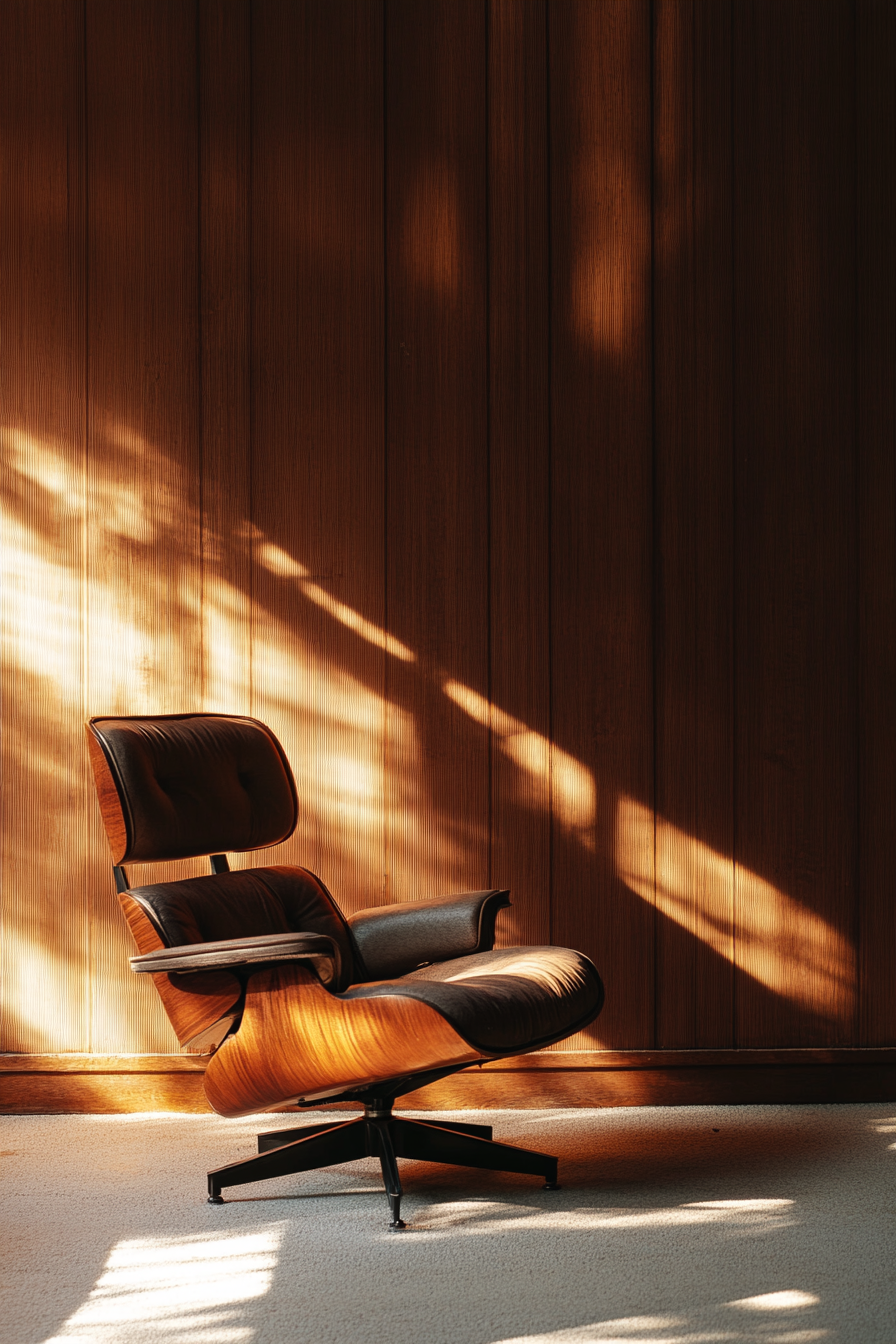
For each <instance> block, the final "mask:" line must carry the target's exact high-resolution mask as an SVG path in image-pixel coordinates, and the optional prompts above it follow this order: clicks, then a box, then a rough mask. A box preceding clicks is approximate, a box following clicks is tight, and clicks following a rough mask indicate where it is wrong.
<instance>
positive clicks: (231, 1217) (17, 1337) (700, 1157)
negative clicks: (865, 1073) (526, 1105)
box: [0, 1104, 896, 1344]
mask: <svg viewBox="0 0 896 1344" xmlns="http://www.w3.org/2000/svg"><path fill="white" fill-rule="evenodd" d="M893 1112H894V1108H893V1107H892V1105H889V1106H888V1105H886V1104H882V1105H873V1106H805V1107H800V1106H790V1107H770V1106H764V1107H759V1106H757V1107H693V1108H681V1109H646V1108H645V1109H625V1110H602V1111H594V1110H591V1111H589V1110H575V1111H499V1112H489V1113H488V1114H483V1115H481V1116H479V1115H477V1114H475V1113H471V1112H464V1113H463V1114H462V1115H458V1116H457V1117H456V1118H458V1119H464V1120H471V1121H473V1120H477V1119H480V1120H481V1122H482V1123H491V1124H493V1125H494V1127H495V1137H496V1138H499V1139H503V1140H506V1141H509V1142H512V1143H519V1144H522V1145H524V1146H526V1147H532V1148H539V1149H542V1150H543V1151H547V1152H554V1153H557V1154H558V1155H559V1156H560V1159H561V1165H560V1179H561V1181H562V1182H563V1189H562V1190H558V1191H555V1192H550V1191H544V1190H542V1189H541V1188H540V1183H539V1181H538V1180H537V1178H530V1177H524V1176H499V1175H494V1174H491V1173H481V1174H480V1173H475V1172H472V1171H469V1170H466V1169H460V1168H448V1167H437V1166H430V1165H427V1164H425V1163H416V1162H403V1163H401V1169H402V1174H403V1180H404V1184H405V1190H406V1197H405V1201H404V1205H403V1208H402V1212H403V1215H404V1217H405V1218H406V1219H407V1221H408V1223H409V1227H408V1230H407V1231H406V1232H398V1233H394V1232H389V1231H388V1229H387V1226H386V1223H387V1220H388V1209H387V1204H386V1198H385V1195H384V1194H383V1192H382V1186H381V1182H380V1177H379V1171H378V1167H377V1165H376V1164H375V1163H374V1162H372V1161H370V1160H368V1161H364V1162H359V1163H355V1164H352V1165H350V1166H345V1167H338V1168H332V1169H330V1170H327V1171H321V1172H309V1173H306V1174H304V1175H300V1176H291V1177H285V1178H283V1179H281V1180H278V1181H271V1182H266V1183H264V1184H259V1185H254V1186H243V1187H240V1188H237V1189H234V1190H232V1191H229V1192H225V1195H226V1198H227V1203H226V1204H224V1205H223V1206H221V1207H214V1206H209V1205H208V1204H206V1203H205V1179H204V1177H205V1171H206V1170H207V1168H209V1167H215V1166H220V1165H223V1164H224V1163H226V1162H230V1161H235V1160H237V1159H238V1158H241V1157H244V1156H248V1155H249V1154H250V1153H252V1152H253V1151H254V1136H255V1135H256V1134H257V1133H260V1132H261V1131H262V1130H265V1129H277V1128H283V1127H284V1125H285V1124H289V1123H295V1122H294V1121H293V1120H292V1118H291V1117H284V1116H277V1117H272V1116H263V1117H259V1118H257V1119H255V1120H252V1119H249V1120H240V1121H233V1120H220V1119H218V1118H217V1117H214V1116H194V1115H170V1114H152V1115H120V1116H14V1117H4V1118H3V1119H2V1120H0V1169H2V1172H3V1190H4V1195H5V1198H4V1200H3V1206H2V1207H3V1219H4V1222H5V1228H4V1232H5V1236H4V1239H3V1252H2V1297H0V1339H2V1340H3V1344H49V1342H50V1341H57V1340H60V1341H61V1340H66V1341H74V1340H77V1341H81V1342H82V1344H88V1342H89V1344H132V1341H133V1344H286V1342H287V1341H289V1344H306V1342H307V1344H312V1341H313V1344H349V1341H351V1342H352V1344H354V1342H355V1341H358V1342H359V1344H361V1342H362V1341H363V1342H364V1344H366V1342H367V1341H370V1344H380V1341H383V1344H410V1342H411V1341H415V1342H416V1341H426V1342H427V1344H498V1342H499V1341H500V1344H510V1341H513V1344H521V1342H522V1341H525V1342H526V1344H548V1341H550V1344H585V1342H586V1341H602V1344H608V1341H618V1342H619V1344H622V1342H623V1341H624V1344H698V1342H699V1344H713V1342H714V1341H726V1342H727V1341H750V1344H759V1342H760V1341H761V1342H762V1344H804V1342H806V1344H808V1341H814V1340H823V1341H826V1342H829V1344H838V1342H840V1341H856V1342H857V1344H893V1341H894V1340H896V1260H894V1250H896V1180H894V1163H896V1151H894V1149H896V1114H894V1113H893ZM424 1118H426V1119H429V1120H431V1119H433V1118H434V1117H433V1115H432V1113H428V1114H427V1115H426V1116H425V1117H424ZM446 1118H447V1117H446Z"/></svg>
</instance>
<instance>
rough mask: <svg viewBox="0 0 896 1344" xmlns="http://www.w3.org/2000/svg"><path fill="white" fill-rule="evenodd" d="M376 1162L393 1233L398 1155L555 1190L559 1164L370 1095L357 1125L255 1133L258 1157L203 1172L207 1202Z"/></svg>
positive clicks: (480, 1128) (397, 1222)
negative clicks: (255, 1184)
mask: <svg viewBox="0 0 896 1344" xmlns="http://www.w3.org/2000/svg"><path fill="white" fill-rule="evenodd" d="M359 1157H378V1158H379V1160H380V1166H381V1167H382V1171H383V1182H384V1184H385V1187H386V1196H387V1198H388V1200H389V1211H390V1213H391V1216H392V1218H391V1222H390V1224H389V1226H390V1227H392V1228H402V1227H404V1226H405V1224H404V1223H403V1222H402V1221H401V1197H402V1194H403V1191H402V1188H401V1181H400V1180H399V1176H398V1163H397V1161H396V1158H399V1157H410V1158H415V1159H416V1160H417V1161H418V1162H446V1163H450V1164H452V1165H454V1166H459V1167H480V1168H483V1169H485V1170H487V1171H513V1172H519V1173H520V1174H521V1175H528V1176H542V1177H544V1182H545V1185H544V1188H545V1189H546V1190H556V1189H558V1188H559V1187H558V1185H557V1159H556V1157H550V1156H549V1155H548V1154H547V1153H536V1152H532V1151H531V1150H530V1149H528V1148H517V1147H515V1146H514V1145H513V1144H509V1143H496V1142H495V1141H494V1140H493V1139H492V1129H491V1125H466V1124H456V1123H453V1122H452V1123H451V1124H449V1123H447V1122H445V1121H441V1120H440V1121H438V1122H436V1123H431V1122H429V1121H427V1120H404V1119H402V1118H401V1117H400V1116H394V1115H393V1114H392V1098H391V1097H389V1098H379V1097H370V1098H368V1099H367V1105H366V1108H365V1111H364V1115H363V1116H360V1117H359V1118H358V1119H356V1120H348V1121H340V1120H337V1121H332V1120H328V1121H325V1122H323V1123H321V1124H316V1125H303V1126H301V1127H300V1128H299V1129H281V1130H277V1131H276V1132H275V1133H269V1134H259V1136H258V1157H250V1158H246V1159H245V1161H243V1162H231V1163H230V1164H229V1165H228V1166H226V1167H218V1168H217V1170H216V1171H210V1172H209V1173H208V1202H209V1204H223V1203H224V1200H223V1199H222V1197H221V1191H222V1190H223V1189H225V1188H226V1187H227V1186H231V1185H248V1184H249V1183H250V1182H252V1181H265V1180H269V1179H270V1178H271V1177H274V1176H292V1175H294V1174H295V1173H296V1172H299V1171H313V1170H315V1169H316V1168H318V1167H330V1166H336V1165H337V1164H338V1163H340V1162H354V1161H356V1160H357V1159H358V1158H359Z"/></svg>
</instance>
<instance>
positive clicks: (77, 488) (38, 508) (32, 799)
mask: <svg viewBox="0 0 896 1344" xmlns="http://www.w3.org/2000/svg"><path fill="white" fill-rule="evenodd" d="M79 20H80V6H78V5H76V4H74V3H65V2H59V3H52V4H48V5H46V6H41V7H36V6H34V5H31V4H28V3H27V0H25V2H24V3H19V0H13V3H11V4H8V5H5V6H3V8H2V12H0V50H2V53H3V57H2V61H3V69H4V73H3V76H2V77H0V146H2V148H0V195H2V202H3V206H2V211H0V309H2V319H0V326H2V332H3V357H2V361H0V462H2V490H3V511H2V520H0V618H2V637H3V651H2V685H3V689H2V704H3V724H2V733H0V774H2V778H3V790H2V795H0V870H2V896H0V960H2V975H0V986H2V988H0V1044H2V1048H4V1049H18V1050H40V1049H44V1048H46V1047H48V1046H51V1045H52V1044H53V1043H54V1042H55V1043H57V1044H58V1045H61V1046H65V1047H66V1048H69V1049H84V1048H86V1047H87V1045H88V1044H89V1039H90V1006H89V989H88V975H89V961H90V954H89V934H88V922H89V921H88V917H87V912H88V899H87V895H86V888H85V873H86V868H87V864H86V856H85V850H84V843H83V834H84V824H85V809H86V804H87V793H86V789H85V787H84V786H85V783H86V774H85V770H86V760H85V758H84V754H83V745H82V746H81V749H80V752H79V747H78V745H77V743H78V738H79V736H80V733H79V732H78V727H79V723H78V721H79V720H83V697H84V685H83V655H84V587H83V542H84V447H85V432H84V420H85V413H86V400H85V390H84V357H85V344H84V317H85V268H84V227H85V218H84V212H85V180H84V126H83V118H84V86H83V60H82V53H81V41H80V38H81V34H80V26H79Z"/></svg>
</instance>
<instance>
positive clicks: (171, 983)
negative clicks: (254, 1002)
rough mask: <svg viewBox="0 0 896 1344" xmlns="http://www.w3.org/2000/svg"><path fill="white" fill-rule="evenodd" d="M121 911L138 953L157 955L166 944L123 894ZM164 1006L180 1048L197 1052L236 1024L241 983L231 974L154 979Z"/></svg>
mask: <svg viewBox="0 0 896 1344" xmlns="http://www.w3.org/2000/svg"><path fill="white" fill-rule="evenodd" d="M118 899H119V901H120V902H121V908H122V910H123V911H124V914H125V918H126V919H127V921H128V925H129V927H130V930H131V934H132V935H133V939H134V942H135V943H136V944H137V951H138V952H155V951H156V950H157V949H158V948H160V947H164V946H165V944H164V943H163V942H162V939H161V938H160V937H159V935H158V933H157V932H156V930H155V929H154V928H153V926H152V924H151V922H150V920H149V917H148V916H147V914H146V913H145V911H144V910H143V909H142V908H141V906H140V905H139V904H138V903H137V902H136V901H135V900H134V898H133V896H129V895H128V894H127V892H122V893H121V895H120V896H119V898H118ZM152 978H153V981H154V982H155V986H156V989H157V990H158V991H159V997H160V998H161V1000H162V1006H163V1007H164V1009H165V1012H166V1013H167V1015H168V1020H169V1021H170V1023H171V1025H172V1027H173V1028H174V1030H175V1032H176V1033H177V1039H178V1040H179V1041H180V1043H181V1045H182V1046H184V1047H185V1048H186V1047H191V1048H193V1049H197V1048H199V1047H202V1046H208V1045H211V1044H217V1042H218V1041H219V1040H220V1039H221V1038H222V1037H223V1036H224V1034H225V1032H226V1031H227V1029H228V1028H229V1026H230V1023H231V1022H232V1021H233V1014H232V1013H231V1012H230V1011H229V1010H230V1009H233V1008H235V1007H236V1005H237V1004H238V1002H239V998H240V982H239V980H238V979H237V978H236V976H235V975H231V974H230V972H229V971H202V972H194V973H192V974H190V975H162V974H156V975H154V976H153V977H152Z"/></svg>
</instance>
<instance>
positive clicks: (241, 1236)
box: [46, 1223, 285, 1344]
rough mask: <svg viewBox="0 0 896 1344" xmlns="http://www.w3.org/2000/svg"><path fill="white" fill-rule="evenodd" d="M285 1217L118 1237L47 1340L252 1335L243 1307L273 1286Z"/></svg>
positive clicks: (234, 1342) (111, 1343)
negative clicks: (255, 1227) (240, 1227)
mask: <svg viewBox="0 0 896 1344" xmlns="http://www.w3.org/2000/svg"><path fill="white" fill-rule="evenodd" d="M284 1226H285V1225H284V1224H282V1223H280V1224H277V1225H275V1226H274V1227H270V1228H268V1229H266V1230H265V1231H264V1232H258V1233H249V1234H245V1233H239V1232H230V1233H228V1232H220V1233H216V1234H213V1235H212V1236H205V1237H153V1238H149V1237H147V1238H140V1239H136V1240H133V1241H121V1242H119V1243H118V1245H117V1246H115V1247H114V1248H113V1250H112V1253H111V1254H110V1256H109V1259H108V1260H107V1262H106V1267H105V1270H104V1272H103V1274H102V1275H101V1276H100V1278H99V1279H98V1281H97V1284H96V1287H95V1288H94V1289H93V1291H92V1292H91V1294H90V1296H89V1297H88V1299H87V1301H86V1302H85V1303H84V1304H83V1306H81V1307H79V1308H78V1310H77V1311H76V1312H75V1313H74V1315H73V1316H70V1317H69V1319H68V1320H67V1321H66V1322H65V1324H64V1325H63V1327H62V1329H61V1330H60V1331H59V1332H58V1334H55V1335H54V1336H53V1337H52V1339H50V1340H47V1341H46V1344H62V1341H71V1340H82V1341H87V1340H89V1341H90V1344H119V1341H120V1340H121V1339H122V1338H123V1337H124V1336H125V1334H126V1336H127V1338H128V1339H129V1340H138V1339H146V1340H161V1341H164V1342H165V1344H174V1342H175V1341H180V1342H181V1344H191V1341H199V1340H201V1341H202V1344H238V1342H239V1341H243V1340H246V1341H248V1340H250V1339H251V1338H252V1336H253V1335H254V1334H255V1331H254V1330H253V1329H252V1327H251V1326H247V1325H242V1324H240V1322H241V1321H242V1320H244V1319H245V1315H244V1308H245V1305H246V1304H247V1303H249V1302H253V1301H257V1300H258V1299H259V1298H261V1297H264V1296H265V1294H266V1293H267V1292H268V1290H269V1288H270V1286H271V1279H272V1277H273V1271H274V1269H275V1268H276V1265H277V1253H278V1250H279V1246H280V1241H281V1239H282V1236H283V1231H284Z"/></svg>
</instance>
